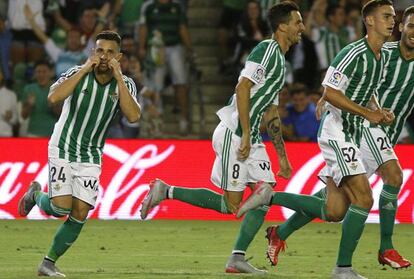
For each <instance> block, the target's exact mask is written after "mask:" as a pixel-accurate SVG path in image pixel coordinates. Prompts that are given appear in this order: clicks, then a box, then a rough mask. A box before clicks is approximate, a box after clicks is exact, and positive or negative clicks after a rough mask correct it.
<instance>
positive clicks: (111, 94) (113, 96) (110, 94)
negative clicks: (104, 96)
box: [109, 92, 118, 103]
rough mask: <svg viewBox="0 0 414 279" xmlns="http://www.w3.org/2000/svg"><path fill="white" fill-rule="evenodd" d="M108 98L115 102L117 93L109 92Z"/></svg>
mask: <svg viewBox="0 0 414 279" xmlns="http://www.w3.org/2000/svg"><path fill="white" fill-rule="evenodd" d="M109 98H110V99H111V101H112V102H114V103H115V102H117V101H118V94H116V92H112V93H109Z"/></svg>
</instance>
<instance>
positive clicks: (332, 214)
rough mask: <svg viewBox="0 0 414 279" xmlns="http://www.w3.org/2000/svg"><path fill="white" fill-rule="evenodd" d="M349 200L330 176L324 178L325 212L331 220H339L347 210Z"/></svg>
mask: <svg viewBox="0 0 414 279" xmlns="http://www.w3.org/2000/svg"><path fill="white" fill-rule="evenodd" d="M349 204H350V201H349V199H348V197H347V195H346V193H345V191H344V189H343V188H338V187H337V186H336V185H335V182H334V181H333V179H332V177H328V178H327V180H326V212H327V218H328V220H329V221H332V222H339V221H341V220H342V219H343V218H344V216H345V214H346V212H347V211H348V207H349Z"/></svg>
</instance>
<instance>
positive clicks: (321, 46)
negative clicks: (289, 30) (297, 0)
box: [305, 0, 355, 69]
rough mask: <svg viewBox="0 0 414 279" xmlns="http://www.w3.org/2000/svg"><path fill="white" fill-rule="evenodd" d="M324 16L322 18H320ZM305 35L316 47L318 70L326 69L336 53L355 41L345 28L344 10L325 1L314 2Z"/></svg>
mask: <svg viewBox="0 0 414 279" xmlns="http://www.w3.org/2000/svg"><path fill="white" fill-rule="evenodd" d="M322 15H324V16H322ZM305 27H306V30H305V34H306V35H307V36H308V37H309V38H311V40H312V41H313V42H314V43H315V45H316V53H317V54H318V58H319V69H326V68H328V66H329V65H330V64H331V62H332V60H333V59H334V58H335V56H336V55H337V54H338V52H339V51H340V50H341V49H342V48H343V47H345V46H346V45H347V44H348V43H349V42H351V41H353V40H355V33H353V34H349V33H348V29H347V28H346V27H345V10H344V8H343V7H342V6H340V5H338V4H330V5H328V4H327V0H316V1H315V3H314V4H313V6H312V9H311V11H310V12H309V15H308V17H307V19H306V24H305Z"/></svg>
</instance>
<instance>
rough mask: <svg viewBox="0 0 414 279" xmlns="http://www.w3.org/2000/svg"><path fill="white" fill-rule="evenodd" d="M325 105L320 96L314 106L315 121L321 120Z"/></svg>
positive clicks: (323, 99)
mask: <svg viewBox="0 0 414 279" xmlns="http://www.w3.org/2000/svg"><path fill="white" fill-rule="evenodd" d="M325 104H326V101H325V98H324V97H323V96H322V97H321V98H320V99H319V101H318V103H317V104H316V111H315V114H316V119H317V120H321V116H322V114H323V113H324V111H325Z"/></svg>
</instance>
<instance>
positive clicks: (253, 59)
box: [240, 42, 276, 84]
mask: <svg viewBox="0 0 414 279" xmlns="http://www.w3.org/2000/svg"><path fill="white" fill-rule="evenodd" d="M275 49H276V45H275V44H272V43H263V42H262V43H260V44H259V45H257V46H256V47H255V48H254V49H253V50H252V52H251V53H250V54H249V56H248V57H247V60H246V64H245V66H244V68H243V70H242V72H241V74H240V76H242V77H245V78H248V79H249V80H251V81H252V82H253V83H254V84H258V83H261V82H263V81H264V78H265V77H266V73H267V72H268V71H269V70H270V69H267V67H268V66H269V65H270V64H271V63H269V60H270V59H275V57H274V55H273V53H274V51H275ZM269 68H270V67H269Z"/></svg>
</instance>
